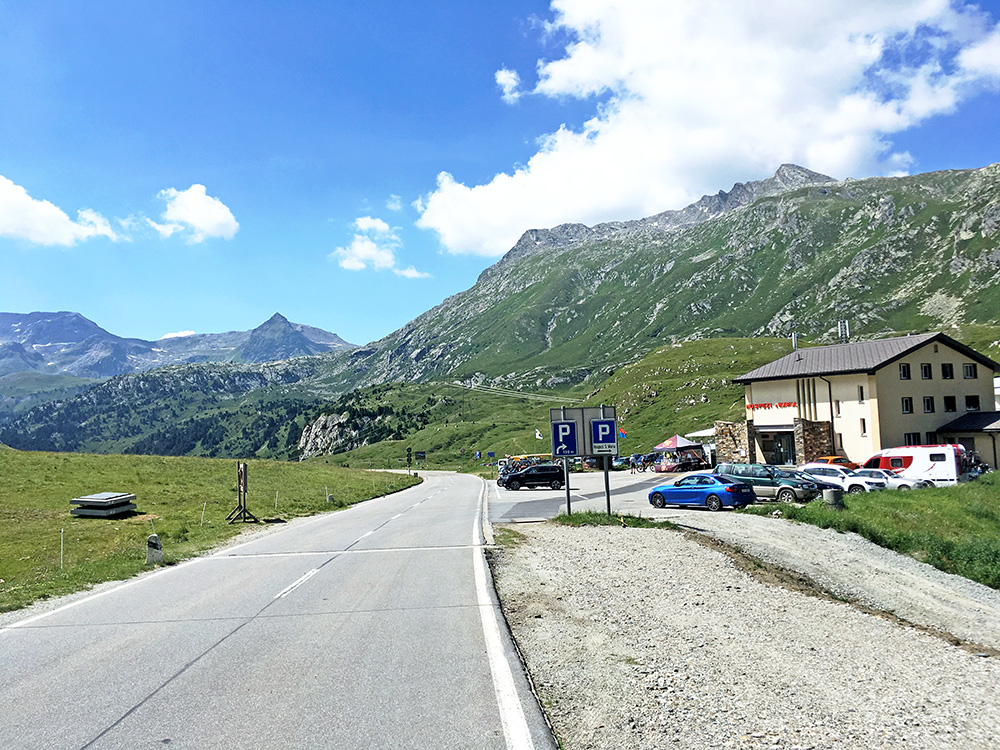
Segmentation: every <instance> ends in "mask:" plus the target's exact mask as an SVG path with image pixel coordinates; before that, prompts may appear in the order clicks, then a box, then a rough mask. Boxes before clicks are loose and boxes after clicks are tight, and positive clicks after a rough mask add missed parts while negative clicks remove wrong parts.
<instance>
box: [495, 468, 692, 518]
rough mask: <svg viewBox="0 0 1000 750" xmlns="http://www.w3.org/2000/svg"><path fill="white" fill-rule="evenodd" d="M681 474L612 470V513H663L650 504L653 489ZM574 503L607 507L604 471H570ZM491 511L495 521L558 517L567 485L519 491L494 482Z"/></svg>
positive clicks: (600, 508) (577, 508) (586, 507)
mask: <svg viewBox="0 0 1000 750" xmlns="http://www.w3.org/2000/svg"><path fill="white" fill-rule="evenodd" d="M677 476H678V475H677V474H657V473H655V472H652V471H644V472H636V473H635V474H632V473H631V472H628V471H612V472H609V473H608V483H609V485H610V489H611V511H612V513H629V514H632V515H635V516H639V515H642V516H662V515H663V513H662V511H657V509H656V508H654V507H653V506H652V505H650V504H649V498H648V494H649V491H650V490H651V489H652V488H653V487H655V486H656V485H658V484H667V483H669V482H671V481H672V480H673V479H674V478H675V477H677ZM569 485H570V507H571V509H572V510H573V512H577V511H585V510H596V511H607V505H608V503H607V495H606V494H605V491H604V472H603V471H587V472H581V473H571V474H570V475H569ZM489 490H490V495H489V514H490V521H491V522H492V523H518V522H525V521H533V520H539V519H547V518H554V517H555V516H557V515H559V514H560V513H565V512H566V488H565V487H564V488H563V489H561V490H552V489H549V488H548V487H537V488H536V487H532V488H527V487H525V488H522V489H519V490H516V491H512V490H507V489H504V488H502V487H498V486H497V484H496V480H493V481H492V482H491V483H490V488H489Z"/></svg>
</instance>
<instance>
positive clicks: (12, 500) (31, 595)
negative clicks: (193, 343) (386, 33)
mask: <svg viewBox="0 0 1000 750" xmlns="http://www.w3.org/2000/svg"><path fill="white" fill-rule="evenodd" d="M236 463H237V462H236V461H235V460H230V459H207V458H187V457H179V458H178V457H161V456H121V455H111V456H97V455H91V454H78V453H32V452H21V451H14V450H9V449H0V612H6V611H10V610H13V609H19V608H21V607H24V606H26V605H28V604H30V603H32V602H33V601H36V600H38V599H43V598H46V597H50V596H59V595H62V594H67V593H70V592H73V591H78V590H80V589H84V588H87V587H88V586H91V585H93V584H96V583H101V582H103V581H111V580H119V579H124V578H128V577H130V576H132V575H135V574H136V573H138V572H140V571H142V570H144V569H145V568H146V567H147V566H146V539H147V537H148V536H149V535H150V534H151V533H153V532H154V530H155V532H156V533H157V534H158V535H159V537H160V541H161V543H162V545H163V557H164V562H165V563H167V564H170V563H175V562H177V561H179V560H183V559H185V558H187V557H191V556H193V555H196V554H198V553H200V552H203V551H205V550H207V549H209V548H211V547H213V546H215V545H218V544H219V543H220V542H224V541H226V540H227V539H230V538H231V537H233V536H235V535H237V534H239V533H240V532H241V531H243V530H244V529H245V528H247V527H248V526H251V527H252V526H253V524H244V523H237V524H229V522H228V521H227V520H226V516H228V515H229V513H230V512H231V511H232V510H233V509H234V508H235V507H236ZM247 463H248V465H249V468H248V483H247V490H248V492H247V508H248V509H249V510H250V512H251V513H253V514H254V515H255V516H256V517H257V518H258V519H260V520H261V521H262V522H265V523H280V522H282V521H286V520H288V519H291V518H295V517H297V516H304V515H311V514H315V513H320V512H325V511H329V510H331V509H336V508H343V507H347V506H349V505H351V504H353V503H357V502H360V501H363V500H368V499H370V498H372V497H378V496H380V495H385V494H388V493H391V492H395V491H397V490H400V489H403V488H405V487H408V486H411V485H413V484H416V483H417V482H418V481H419V479H416V478H413V477H408V476H406V475H405V474H396V473H387V472H371V471H364V470H361V469H346V468H341V467H336V466H333V465H331V464H328V463H326V462H324V461H322V460H319V461H312V462H308V463H284V462H277V461H263V460H256V461H255V460H251V461H248V462H247ZM97 492H130V493H133V494H135V495H136V501H135V502H136V505H137V510H136V514H135V515H132V516H130V517H125V518H114V519H103V518H77V517H75V516H71V515H70V509H71V508H72V507H75V506H71V505H70V502H69V501H70V500H71V499H72V498H75V497H80V496H81V495H90V494H94V493H97ZM328 493H329V494H331V495H333V497H334V502H332V503H330V502H328V501H327V494H328ZM60 547H61V548H62V549H60Z"/></svg>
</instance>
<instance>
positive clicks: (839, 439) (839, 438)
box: [837, 432, 844, 448]
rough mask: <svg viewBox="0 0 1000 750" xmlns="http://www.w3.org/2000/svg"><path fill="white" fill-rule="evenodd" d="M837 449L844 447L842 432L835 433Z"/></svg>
mask: <svg viewBox="0 0 1000 750" xmlns="http://www.w3.org/2000/svg"><path fill="white" fill-rule="evenodd" d="M837 447H838V448H843V447H844V433H842V432H838V433H837Z"/></svg>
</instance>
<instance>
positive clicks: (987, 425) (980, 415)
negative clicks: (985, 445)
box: [937, 411, 1000, 433]
mask: <svg viewBox="0 0 1000 750" xmlns="http://www.w3.org/2000/svg"><path fill="white" fill-rule="evenodd" d="M937 432H938V433H944V432H1000V411H970V412H968V413H967V414H963V415H962V416H961V417H959V418H958V419H954V420H952V421H951V422H949V423H948V424H946V425H942V426H941V427H938V428H937Z"/></svg>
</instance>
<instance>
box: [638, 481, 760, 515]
mask: <svg viewBox="0 0 1000 750" xmlns="http://www.w3.org/2000/svg"><path fill="white" fill-rule="evenodd" d="M754 499H755V496H754V494H753V489H751V487H750V485H749V484H745V483H743V482H737V481H735V480H733V479H730V478H729V477H723V476H716V475H714V474H688V475H687V476H686V477H681V478H680V479H678V480H677V481H676V482H674V483H673V484H661V485H659V486H657V487H654V488H653V489H652V490H650V492H649V504H650V505H652V506H653V507H654V508H663V507H665V506H667V505H698V506H701V507H705V508H708V509H709V510H721V509H722V508H724V507H729V508H737V509H739V508H743V507H745V506H747V505H750V503H752V502H753V501H754Z"/></svg>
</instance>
